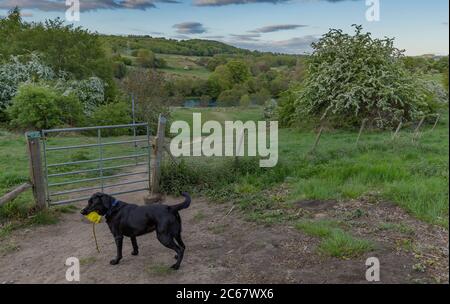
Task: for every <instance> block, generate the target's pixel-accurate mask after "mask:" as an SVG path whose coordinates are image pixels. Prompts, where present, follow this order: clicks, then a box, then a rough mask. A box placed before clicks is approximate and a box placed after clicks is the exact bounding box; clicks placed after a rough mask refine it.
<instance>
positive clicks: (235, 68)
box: [225, 60, 250, 84]
mask: <svg viewBox="0 0 450 304" xmlns="http://www.w3.org/2000/svg"><path fill="white" fill-rule="evenodd" d="M225 66H226V68H227V69H228V72H229V75H230V78H231V82H232V83H233V84H240V83H244V82H245V81H246V80H247V79H248V78H249V77H250V70H249V68H248V66H247V64H245V62H243V61H240V60H231V61H229V62H228V63H227V64H226V65H225Z"/></svg>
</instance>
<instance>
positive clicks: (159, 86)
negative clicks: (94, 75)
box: [121, 69, 170, 133]
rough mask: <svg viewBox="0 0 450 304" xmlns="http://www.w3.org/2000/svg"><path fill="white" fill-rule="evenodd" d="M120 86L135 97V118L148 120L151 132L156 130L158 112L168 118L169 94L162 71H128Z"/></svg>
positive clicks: (128, 94)
mask: <svg viewBox="0 0 450 304" xmlns="http://www.w3.org/2000/svg"><path fill="white" fill-rule="evenodd" d="M121 87H122V89H123V91H124V92H125V93H126V94H127V96H133V97H134V99H135V103H136V119H137V120H138V121H143V122H148V123H149V126H150V129H151V131H152V133H154V132H156V129H157V125H158V116H159V114H160V113H162V114H163V115H165V116H166V118H168V119H169V118H170V109H169V106H168V102H169V94H168V91H167V90H166V86H165V80H164V76H163V74H162V73H160V72H157V71H155V70H153V69H145V70H143V69H140V70H133V71H130V72H129V73H128V75H127V77H125V78H124V80H123V81H122V83H121Z"/></svg>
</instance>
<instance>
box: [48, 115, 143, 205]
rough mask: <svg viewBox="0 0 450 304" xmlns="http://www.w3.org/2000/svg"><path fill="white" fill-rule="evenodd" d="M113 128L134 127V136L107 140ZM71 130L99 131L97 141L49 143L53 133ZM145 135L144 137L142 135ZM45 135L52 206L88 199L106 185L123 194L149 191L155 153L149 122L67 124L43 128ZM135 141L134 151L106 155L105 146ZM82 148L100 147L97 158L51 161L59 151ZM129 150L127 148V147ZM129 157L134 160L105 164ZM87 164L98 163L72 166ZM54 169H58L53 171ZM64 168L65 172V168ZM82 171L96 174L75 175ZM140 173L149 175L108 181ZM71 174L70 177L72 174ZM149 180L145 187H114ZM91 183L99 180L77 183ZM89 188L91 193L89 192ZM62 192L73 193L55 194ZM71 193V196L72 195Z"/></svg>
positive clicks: (49, 197) (116, 192)
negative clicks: (107, 134)
mask: <svg viewBox="0 0 450 304" xmlns="http://www.w3.org/2000/svg"><path fill="white" fill-rule="evenodd" d="M137 128H141V129H145V135H144V136H137V135H136V134H137V130H136V129H137ZM111 129H129V130H132V134H133V135H132V140H116V141H108V142H106V141H104V139H105V138H104V136H102V131H103V135H104V134H105V133H107V131H111ZM69 132H72V133H73V132H91V133H92V132H96V133H97V134H96V135H97V141H96V142H95V143H88V144H81V145H66V146H55V147H53V146H49V144H48V143H47V139H48V136H49V135H50V134H52V135H56V134H57V133H69ZM142 137H143V138H142ZM94 138H95V137H94ZM41 139H42V143H43V144H42V147H43V148H42V150H43V168H44V176H45V187H46V191H45V192H46V199H47V204H48V206H54V205H62V204H68V203H72V202H78V201H85V200H88V199H89V198H90V193H89V191H90V192H95V191H101V192H104V191H105V189H107V190H110V191H112V192H108V194H110V195H119V194H125V193H131V192H138V191H149V182H150V155H151V145H150V131H149V126H148V124H147V123H135V124H127V125H114V126H96V127H84V128H65V129H51V130H42V131H41ZM139 143H144V145H143V146H139V145H138V144H139ZM127 144H128V145H129V144H132V145H134V147H133V149H132V153H124V154H123V155H120V156H113V157H105V153H104V150H105V148H106V147H108V146H115V145H127ZM79 149H97V153H96V155H97V157H96V158H94V159H83V160H75V161H68V162H59V163H58V162H55V163H52V162H51V161H49V160H50V159H51V156H52V155H51V154H52V153H55V152H56V151H70V150H79ZM124 150H126V149H124ZM126 160H128V161H129V160H134V162H132V163H126V164H119V165H113V166H105V163H107V162H115V161H126ZM86 164H91V165H92V164H94V165H95V164H96V165H97V166H96V167H95V168H88V169H80V170H72V171H70V168H71V167H74V166H82V165H86ZM133 167H134V168H138V169H139V168H142V170H138V171H132V172H124V173H118V174H113V175H108V174H105V172H108V171H111V170H115V171H117V170H119V169H120V170H121V169H126V168H133ZM67 169H69V171H67V172H65V171H64V170H67ZM53 171H56V172H54V173H53ZM61 171H63V172H61ZM82 174H91V175H94V177H89V178H73V176H79V175H82ZM137 175H145V176H146V177H145V178H144V179H142V178H141V179H136V180H129V179H127V180H126V181H121V182H113V183H108V182H107V181H109V180H111V179H117V178H124V177H127V178H128V177H130V176H137ZM63 177H64V180H63V181H58V182H50V180H52V179H57V178H60V179H61V178H63ZM68 177H70V178H68ZM144 182H145V186H144V187H142V186H141V187H139V188H136V189H131V190H121V191H117V189H116V190H114V188H117V187H120V186H125V185H127V186H128V185H133V184H142V183H144ZM87 183H89V184H91V183H97V184H96V185H95V186H92V185H89V186H87V187H80V186H78V187H76V185H77V184H87ZM58 187H64V189H63V190H60V191H56V190H54V189H55V188H58ZM87 192H88V193H89V194H87ZM58 196H69V198H67V199H63V200H57V199H56V200H55V199H54V198H55V197H58ZM70 197H71V198H70Z"/></svg>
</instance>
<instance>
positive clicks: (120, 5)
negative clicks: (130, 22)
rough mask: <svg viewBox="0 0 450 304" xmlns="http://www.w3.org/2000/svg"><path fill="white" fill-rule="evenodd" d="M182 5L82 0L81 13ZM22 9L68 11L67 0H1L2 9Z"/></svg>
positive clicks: (151, 0)
mask: <svg viewBox="0 0 450 304" xmlns="http://www.w3.org/2000/svg"><path fill="white" fill-rule="evenodd" d="M157 2H160V3H180V2H179V1H178V0H119V1H115V0H81V1H80V10H81V11H96V10H102V9H137V10H146V9H149V8H154V7H156V3H157ZM16 6H18V7H20V8H22V9H37V10H41V11H45V12H51V11H64V10H66V9H67V7H68V6H67V5H66V1H65V0H1V1H0V9H11V8H14V7H16Z"/></svg>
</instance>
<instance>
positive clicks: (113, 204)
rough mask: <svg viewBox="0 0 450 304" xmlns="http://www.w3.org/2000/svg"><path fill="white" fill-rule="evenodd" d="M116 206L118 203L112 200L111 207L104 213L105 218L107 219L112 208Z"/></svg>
mask: <svg viewBox="0 0 450 304" xmlns="http://www.w3.org/2000/svg"><path fill="white" fill-rule="evenodd" d="M118 204H119V201H118V200H116V199H114V200H113V202H112V203H111V207H110V208H109V209H108V211H107V212H106V215H105V217H109V216H110V215H111V213H112V210H113V208H114V207H116V206H117V205H118Z"/></svg>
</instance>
